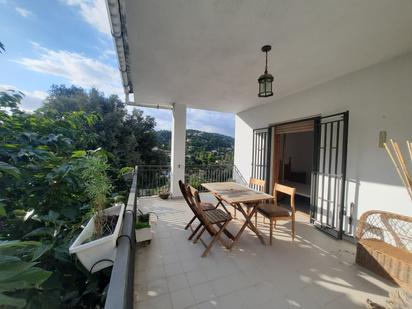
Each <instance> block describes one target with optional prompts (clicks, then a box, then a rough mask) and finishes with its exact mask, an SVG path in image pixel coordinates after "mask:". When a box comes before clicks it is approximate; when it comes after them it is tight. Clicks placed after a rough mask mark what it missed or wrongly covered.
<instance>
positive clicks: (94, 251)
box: [69, 204, 125, 273]
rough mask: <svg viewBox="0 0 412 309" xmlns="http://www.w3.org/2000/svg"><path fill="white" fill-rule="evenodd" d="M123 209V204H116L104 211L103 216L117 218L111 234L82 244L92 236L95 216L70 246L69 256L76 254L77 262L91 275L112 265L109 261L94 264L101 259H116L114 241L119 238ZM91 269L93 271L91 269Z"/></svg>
mask: <svg viewBox="0 0 412 309" xmlns="http://www.w3.org/2000/svg"><path fill="white" fill-rule="evenodd" d="M124 208H125V206H124V205H123V204H117V205H115V206H112V207H110V208H107V209H105V210H104V214H105V215H118V216H119V218H118V219H117V223H116V227H115V229H114V232H113V234H111V235H107V236H105V237H102V238H99V239H96V240H93V241H89V242H86V243H84V242H85V241H86V240H88V239H90V238H91V237H92V236H93V234H94V231H95V227H94V220H95V216H93V217H92V218H91V219H90V220H89V222H88V223H87V225H86V227H85V228H84V229H83V231H82V232H81V233H80V235H79V236H77V238H76V240H75V241H74V243H73V244H72V245H71V246H70V248H69V252H70V254H76V256H77V258H78V259H79V261H80V262H81V263H82V264H83V266H84V267H85V268H86V269H87V270H88V271H90V270H91V272H92V273H95V272H97V271H99V270H101V269H103V268H106V267H109V266H112V265H113V263H112V262H110V261H102V262H99V263H97V264H95V263H96V262H98V261H100V260H103V259H108V260H111V261H114V259H115V258H116V240H117V237H118V236H119V233H120V228H121V227H122V223H123V213H124ZM93 265H94V267H93ZM92 267H93V269H91V268H92Z"/></svg>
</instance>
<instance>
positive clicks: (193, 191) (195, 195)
mask: <svg viewBox="0 0 412 309" xmlns="http://www.w3.org/2000/svg"><path fill="white" fill-rule="evenodd" d="M187 187H188V189H189V190H190V193H191V194H192V196H193V198H194V199H195V201H196V202H198V203H201V202H202V201H201V200H200V195H199V191H198V190H197V189H196V188H194V187H192V186H191V185H187Z"/></svg>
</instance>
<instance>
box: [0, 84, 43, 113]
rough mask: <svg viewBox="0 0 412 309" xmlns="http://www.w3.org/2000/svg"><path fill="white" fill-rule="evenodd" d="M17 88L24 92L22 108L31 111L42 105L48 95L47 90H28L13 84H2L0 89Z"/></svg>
mask: <svg viewBox="0 0 412 309" xmlns="http://www.w3.org/2000/svg"><path fill="white" fill-rule="evenodd" d="M5 90H15V91H20V92H22V93H23V94H24V97H23V100H22V102H21V106H20V107H21V109H22V110H25V111H28V112H31V111H34V110H36V109H38V108H39V107H41V106H42V104H43V100H44V99H45V98H46V97H47V92H45V91H41V90H34V91H27V90H22V89H19V88H17V87H15V86H11V85H0V91H5Z"/></svg>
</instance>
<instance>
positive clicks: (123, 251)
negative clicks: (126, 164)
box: [104, 171, 137, 309]
mask: <svg viewBox="0 0 412 309" xmlns="http://www.w3.org/2000/svg"><path fill="white" fill-rule="evenodd" d="M136 182H137V177H136V171H135V172H134V173H133V180H132V185H131V188H130V194H129V198H128V200H127V205H126V211H125V213H124V218H123V225H122V229H121V231H120V235H119V237H118V238H117V241H116V245H117V250H116V259H115V261H114V264H113V269H112V274H111V277H110V283H109V289H108V291H107V297H106V302H105V306H104V308H105V309H132V308H133V288H134V254H135V250H136V239H135V233H134V226H135V223H136V200H137V195H136Z"/></svg>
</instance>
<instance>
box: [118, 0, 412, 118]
mask: <svg viewBox="0 0 412 309" xmlns="http://www.w3.org/2000/svg"><path fill="white" fill-rule="evenodd" d="M126 12H127V13H126V21H127V31H128V39H129V45H130V64H131V80H132V83H133V88H134V92H135V93H134V100H135V102H136V103H145V104H165V103H166V104H167V103H172V102H176V103H184V104H187V105H188V106H190V107H194V108H202V109H210V110H217V111H223V112H235V113H236V112H240V111H242V110H245V109H248V108H251V107H253V106H256V105H261V104H264V103H267V102H273V101H275V100H276V99H279V98H280V97H284V96H287V95H290V94H292V93H295V92H298V91H301V90H303V89H306V88H310V87H313V86H315V85H318V84H320V83H323V82H326V81H328V80H331V79H334V78H336V77H338V76H341V75H344V74H347V73H349V72H353V71H356V70H359V69H362V68H364V67H367V66H370V65H373V64H375V63H378V62H381V61H384V60H386V59H389V58H392V57H395V56H397V55H400V54H403V53H406V52H408V51H411V50H412V1H409V0H311V1H303V0H126ZM264 44H271V45H272V51H271V52H270V53H269V72H270V73H272V74H273V75H274V77H275V82H274V88H275V91H274V92H275V95H274V96H273V97H271V98H266V99H261V98H258V97H257V90H258V87H257V78H258V76H259V75H260V74H262V73H263V70H264V54H263V53H262V52H261V51H260V48H261V46H263V45H264Z"/></svg>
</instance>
